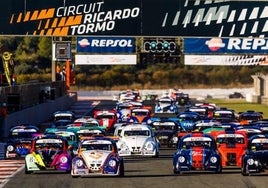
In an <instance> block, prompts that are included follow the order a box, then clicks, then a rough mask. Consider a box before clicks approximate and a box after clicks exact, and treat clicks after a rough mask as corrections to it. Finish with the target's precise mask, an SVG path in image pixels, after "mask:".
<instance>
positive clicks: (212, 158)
mask: <svg viewBox="0 0 268 188" xmlns="http://www.w3.org/2000/svg"><path fill="white" fill-rule="evenodd" d="M217 161H218V159H217V157H215V156H213V157H210V162H212V163H216V162H217Z"/></svg>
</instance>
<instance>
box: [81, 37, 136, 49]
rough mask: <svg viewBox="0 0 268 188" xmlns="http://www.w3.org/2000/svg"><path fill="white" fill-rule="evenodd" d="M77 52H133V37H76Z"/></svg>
mask: <svg viewBox="0 0 268 188" xmlns="http://www.w3.org/2000/svg"><path fill="white" fill-rule="evenodd" d="M76 46H77V52H78V53H79V52H86V53H114V52H115V53H117V52H118V53H135V52H136V50H135V49H136V48H135V38H130V37H123V38H121V37H77V45H76Z"/></svg>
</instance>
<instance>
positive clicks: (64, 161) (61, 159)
mask: <svg viewBox="0 0 268 188" xmlns="http://www.w3.org/2000/svg"><path fill="white" fill-rule="evenodd" d="M60 162H61V163H67V162H68V158H67V157H66V156H62V157H61V158H60Z"/></svg>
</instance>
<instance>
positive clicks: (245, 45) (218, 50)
mask: <svg viewBox="0 0 268 188" xmlns="http://www.w3.org/2000/svg"><path fill="white" fill-rule="evenodd" d="M184 53H185V54H210V55H211V54H225V53H229V54H243V53H245V54H267V53H268V38H220V37H215V38H184Z"/></svg>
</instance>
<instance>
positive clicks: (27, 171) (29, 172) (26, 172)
mask: <svg viewBox="0 0 268 188" xmlns="http://www.w3.org/2000/svg"><path fill="white" fill-rule="evenodd" d="M24 173H25V174H32V173H33V172H32V171H29V170H27V166H26V164H25V167H24Z"/></svg>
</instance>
